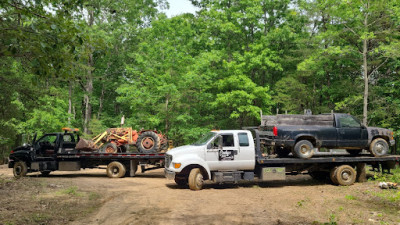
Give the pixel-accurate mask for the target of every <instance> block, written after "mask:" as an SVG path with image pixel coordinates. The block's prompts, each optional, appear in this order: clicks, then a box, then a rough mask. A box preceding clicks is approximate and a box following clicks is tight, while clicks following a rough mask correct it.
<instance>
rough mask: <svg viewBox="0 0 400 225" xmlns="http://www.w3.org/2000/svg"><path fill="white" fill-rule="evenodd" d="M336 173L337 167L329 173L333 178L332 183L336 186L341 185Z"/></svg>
mask: <svg viewBox="0 0 400 225" xmlns="http://www.w3.org/2000/svg"><path fill="white" fill-rule="evenodd" d="M336 171H337V166H335V167H333V168H332V169H331V171H330V173H329V177H330V178H331V181H332V183H333V184H335V185H339V182H338V180H337V178H336Z"/></svg>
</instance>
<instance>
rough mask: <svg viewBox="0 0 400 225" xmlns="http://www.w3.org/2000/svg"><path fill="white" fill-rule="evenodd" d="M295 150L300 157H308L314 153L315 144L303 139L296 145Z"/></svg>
mask: <svg viewBox="0 0 400 225" xmlns="http://www.w3.org/2000/svg"><path fill="white" fill-rule="evenodd" d="M293 152H294V154H295V155H296V156H297V157H298V158H301V159H308V158H311V157H312V156H313V155H314V146H313V144H312V143H311V142H310V141H308V140H301V141H298V142H297V143H296V144H295V145H294V149H293Z"/></svg>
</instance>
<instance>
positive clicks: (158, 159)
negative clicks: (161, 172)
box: [8, 129, 165, 178]
mask: <svg viewBox="0 0 400 225" xmlns="http://www.w3.org/2000/svg"><path fill="white" fill-rule="evenodd" d="M68 131H71V129H65V132H59V133H49V134H45V135H44V136H43V137H41V138H40V139H39V140H37V141H36V140H35V138H34V141H33V142H32V145H24V146H20V147H17V148H16V149H14V150H13V151H12V152H11V154H10V156H9V163H8V167H9V168H13V173H14V176H15V177H22V176H25V175H26V174H27V173H30V172H41V173H42V174H43V175H48V174H49V173H50V172H52V171H79V170H81V169H86V168H98V167H99V166H103V165H106V166H107V176H108V177H111V178H120V177H124V176H125V175H128V176H135V174H136V172H137V168H138V166H139V165H140V166H141V167H142V172H144V171H145V170H151V169H157V168H161V167H163V165H164V159H165V154H164V153H149V154H146V153H144V154H143V153H135V152H125V153H103V152H82V151H79V150H76V149H75V145H76V143H77V142H78V141H79V135H78V134H77V133H76V131H74V132H68ZM146 165H152V166H153V167H150V168H145V166H146Z"/></svg>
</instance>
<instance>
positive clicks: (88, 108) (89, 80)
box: [83, 10, 94, 134]
mask: <svg viewBox="0 0 400 225" xmlns="http://www.w3.org/2000/svg"><path fill="white" fill-rule="evenodd" d="M88 14H89V24H88V25H89V27H92V26H93V23H94V12H93V10H89V11H88ZM88 48H89V59H88V66H89V70H88V71H87V77H86V85H85V90H84V91H85V94H84V96H83V101H84V105H85V115H84V122H83V132H84V133H86V134H89V133H90V130H89V124H90V119H91V117H92V105H91V103H90V98H91V97H92V93H93V75H92V69H93V66H94V62H93V50H92V46H90V45H89V46H88Z"/></svg>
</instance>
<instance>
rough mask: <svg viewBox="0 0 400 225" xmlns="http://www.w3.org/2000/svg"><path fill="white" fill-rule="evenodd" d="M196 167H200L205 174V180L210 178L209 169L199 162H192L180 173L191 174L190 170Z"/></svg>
mask: <svg viewBox="0 0 400 225" xmlns="http://www.w3.org/2000/svg"><path fill="white" fill-rule="evenodd" d="M194 168H199V169H200V171H201V174H202V175H203V179H204V180H208V179H210V178H209V177H208V173H207V170H206V169H204V167H202V166H200V165H198V164H192V165H189V166H186V167H185V168H183V170H182V171H181V172H180V173H179V174H180V175H185V176H189V173H190V171H191V170H192V169H194Z"/></svg>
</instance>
